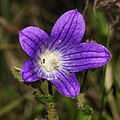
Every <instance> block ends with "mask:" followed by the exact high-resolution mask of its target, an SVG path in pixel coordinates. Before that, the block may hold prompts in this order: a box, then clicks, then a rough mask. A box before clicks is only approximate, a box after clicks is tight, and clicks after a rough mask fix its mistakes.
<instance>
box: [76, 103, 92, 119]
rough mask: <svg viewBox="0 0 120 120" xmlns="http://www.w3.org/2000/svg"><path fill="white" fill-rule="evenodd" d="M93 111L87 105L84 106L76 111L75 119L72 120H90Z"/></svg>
mask: <svg viewBox="0 0 120 120" xmlns="http://www.w3.org/2000/svg"><path fill="white" fill-rule="evenodd" d="M92 114H93V109H92V108H91V107H90V106H89V105H85V106H84V107H81V108H79V109H77V111H76V118H75V119H74V120H92Z"/></svg>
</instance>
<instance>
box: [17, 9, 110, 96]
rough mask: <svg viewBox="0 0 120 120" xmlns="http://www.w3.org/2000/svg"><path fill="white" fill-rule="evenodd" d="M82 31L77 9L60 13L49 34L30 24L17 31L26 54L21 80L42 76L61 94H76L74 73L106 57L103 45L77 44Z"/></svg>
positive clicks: (97, 64)
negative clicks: (27, 58) (28, 58)
mask: <svg viewBox="0 0 120 120" xmlns="http://www.w3.org/2000/svg"><path fill="white" fill-rule="evenodd" d="M84 31H85V21H84V19H83V16H82V15H81V14H80V13H79V12H78V11H77V10H70V11H68V12H66V13H64V14H63V15H62V16H61V17H60V18H59V19H58V20H57V22H56V23H55V25H54V26H53V28H52V31H51V34H50V36H48V34H47V33H46V32H44V31H43V30H41V29H40V28H38V27H34V26H29V27H26V28H24V29H23V30H21V31H19V40H20V44H21V47H22V48H23V50H24V51H25V52H26V53H27V54H28V55H29V56H30V60H28V61H26V62H25V63H24V65H23V67H22V70H21V73H20V74H21V76H22V79H23V80H24V81H25V82H34V81H37V80H40V79H42V78H44V79H46V80H48V81H50V82H51V83H52V84H53V85H54V86H55V87H56V89H57V90H58V91H59V92H60V93H61V94H63V95H65V96H67V97H75V96H77V95H78V94H79V92H80V85H79V83H78V80H77V78H76V75H75V72H79V71H82V70H85V69H90V68H97V67H101V66H103V65H105V64H106V63H107V62H108V61H109V59H110V53H109V51H108V50H107V49H106V48H105V47H104V46H102V45H100V44H97V43H93V42H85V43H80V42H81V39H82V38H83V35H84Z"/></svg>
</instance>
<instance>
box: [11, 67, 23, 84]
mask: <svg viewBox="0 0 120 120" xmlns="http://www.w3.org/2000/svg"><path fill="white" fill-rule="evenodd" d="M20 70H21V67H19V66H14V67H12V68H11V71H12V73H13V75H14V77H15V78H16V79H18V80H19V81H20V82H23V80H22V78H21V76H20Z"/></svg>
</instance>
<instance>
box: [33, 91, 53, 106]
mask: <svg viewBox="0 0 120 120" xmlns="http://www.w3.org/2000/svg"><path fill="white" fill-rule="evenodd" d="M33 95H34V97H35V99H36V100H37V101H38V102H40V103H42V104H44V105H47V104H48V103H52V102H54V100H53V96H51V95H50V94H47V95H43V94H39V93H37V91H35V92H34V93H33Z"/></svg>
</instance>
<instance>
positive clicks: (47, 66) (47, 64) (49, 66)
mask: <svg viewBox="0 0 120 120" xmlns="http://www.w3.org/2000/svg"><path fill="white" fill-rule="evenodd" d="M60 59H61V54H60V53H59V52H56V51H54V52H51V51H49V50H46V51H45V52H44V53H43V54H42V55H41V60H40V61H39V64H40V65H41V67H42V68H43V70H44V71H45V72H46V73H47V74H49V73H50V72H52V73H56V70H57V69H59V68H60V64H61V62H60Z"/></svg>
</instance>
